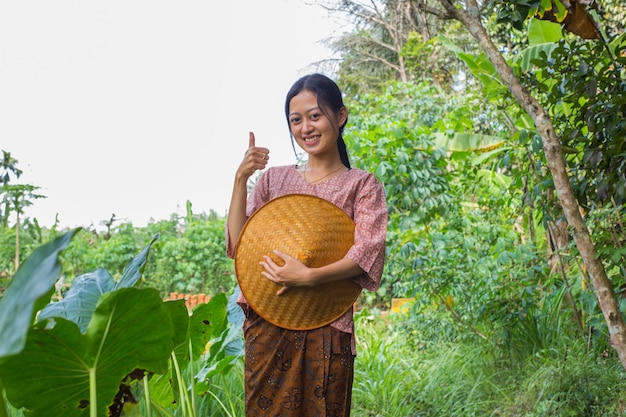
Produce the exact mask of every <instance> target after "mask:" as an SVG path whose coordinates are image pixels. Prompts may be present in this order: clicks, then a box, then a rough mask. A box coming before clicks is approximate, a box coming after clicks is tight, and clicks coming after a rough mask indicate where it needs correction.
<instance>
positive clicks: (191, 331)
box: [150, 294, 228, 406]
mask: <svg viewBox="0 0 626 417" xmlns="http://www.w3.org/2000/svg"><path fill="white" fill-rule="evenodd" d="M179 301H182V300H176V301H168V302H166V304H172V303H174V302H179ZM226 302H227V298H226V295H225V294H218V295H216V296H215V297H213V298H211V300H210V301H209V302H208V303H203V304H198V305H197V306H196V307H195V308H194V309H193V311H192V314H191V316H190V317H189V316H187V324H188V327H187V332H186V334H183V336H184V339H182V340H179V339H177V340H178V343H177V344H176V347H175V349H174V353H175V355H176V361H177V363H178V366H179V367H180V369H181V370H183V371H188V372H191V373H192V374H194V373H195V371H194V370H193V369H189V364H190V363H193V361H198V360H199V359H200V358H201V357H202V354H203V353H206V351H207V348H208V347H209V346H216V345H215V344H214V345H209V344H210V343H211V342H216V343H219V346H222V342H221V340H219V341H217V340H216V339H217V338H219V337H220V336H221V335H222V334H223V333H224V331H225V329H226V328H227V327H228V321H227V314H228V310H227V308H226ZM183 306H184V304H183ZM185 311H186V308H185ZM184 329H185V327H183V323H182V320H181V323H180V325H179V326H178V327H177V331H178V332H181V331H182V330H184ZM202 366H205V365H202ZM178 396H179V386H178V378H177V377H176V372H175V369H173V368H172V369H170V374H169V375H155V376H153V377H152V378H151V379H150V398H151V400H152V402H153V403H157V404H159V405H161V406H167V405H169V404H172V403H175V402H176V401H178Z"/></svg>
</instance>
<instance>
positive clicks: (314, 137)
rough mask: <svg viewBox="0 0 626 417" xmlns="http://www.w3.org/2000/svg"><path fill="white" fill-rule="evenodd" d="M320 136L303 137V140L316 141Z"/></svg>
mask: <svg viewBox="0 0 626 417" xmlns="http://www.w3.org/2000/svg"><path fill="white" fill-rule="evenodd" d="M319 138H320V137H319V136H312V137H308V138H302V140H304V142H315V141H317V140H318V139H319Z"/></svg>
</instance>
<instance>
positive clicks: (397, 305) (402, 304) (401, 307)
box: [391, 297, 415, 314]
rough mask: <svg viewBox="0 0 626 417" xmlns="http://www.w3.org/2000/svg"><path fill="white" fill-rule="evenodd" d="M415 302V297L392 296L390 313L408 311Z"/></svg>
mask: <svg viewBox="0 0 626 417" xmlns="http://www.w3.org/2000/svg"><path fill="white" fill-rule="evenodd" d="M414 302H415V297H411V298H392V299H391V312H392V313H404V314H406V313H408V312H409V310H410V309H411V306H412V305H413V303H414Z"/></svg>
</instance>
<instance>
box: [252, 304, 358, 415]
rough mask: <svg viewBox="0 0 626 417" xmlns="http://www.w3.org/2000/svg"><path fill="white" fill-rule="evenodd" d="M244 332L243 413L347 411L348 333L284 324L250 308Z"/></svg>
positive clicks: (351, 361)
mask: <svg viewBox="0 0 626 417" xmlns="http://www.w3.org/2000/svg"><path fill="white" fill-rule="evenodd" d="M244 335H245V341H246V357H245V396H246V417H261V416H262V417H313V416H315V417H349V416H350V401H351V396H352V381H353V378H354V356H353V355H352V351H351V348H350V347H351V335H350V334H349V333H344V332H341V331H339V330H337V329H335V328H333V327H331V326H324V327H321V328H319V329H315V330H306V331H293V330H285V329H282V328H280V327H277V326H275V325H273V324H271V323H268V322H267V321H265V320H264V319H263V318H261V317H260V316H259V315H258V314H256V313H255V312H254V311H252V310H250V311H249V314H248V317H247V318H246V322H245V323H244Z"/></svg>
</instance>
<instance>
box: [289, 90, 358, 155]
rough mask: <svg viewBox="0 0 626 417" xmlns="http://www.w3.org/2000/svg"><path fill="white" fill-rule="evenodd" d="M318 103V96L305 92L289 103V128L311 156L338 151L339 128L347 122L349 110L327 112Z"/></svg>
mask: <svg viewBox="0 0 626 417" xmlns="http://www.w3.org/2000/svg"><path fill="white" fill-rule="evenodd" d="M326 113H327V114H329V116H326V115H325V114H324V112H322V109H321V108H320V107H319V105H318V103H317V96H316V95H315V94H313V93H312V92H310V91H307V90H303V91H302V92H300V93H299V94H298V95H296V96H294V97H293V98H292V99H291V101H290V102H289V128H290V129H291V134H292V135H293V137H294V139H295V140H296V142H297V143H298V145H299V146H300V147H301V148H302V149H303V150H304V151H305V152H307V153H308V154H310V155H321V154H324V153H326V152H330V151H334V152H336V151H337V137H338V136H339V127H340V126H342V125H343V124H344V123H345V122H346V118H347V115H348V113H347V110H346V109H345V108H342V109H341V110H340V111H339V113H338V114H336V115H335V114H332V113H329V112H326Z"/></svg>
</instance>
